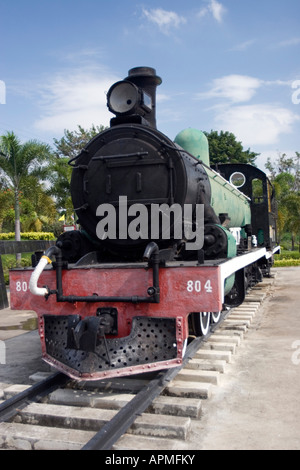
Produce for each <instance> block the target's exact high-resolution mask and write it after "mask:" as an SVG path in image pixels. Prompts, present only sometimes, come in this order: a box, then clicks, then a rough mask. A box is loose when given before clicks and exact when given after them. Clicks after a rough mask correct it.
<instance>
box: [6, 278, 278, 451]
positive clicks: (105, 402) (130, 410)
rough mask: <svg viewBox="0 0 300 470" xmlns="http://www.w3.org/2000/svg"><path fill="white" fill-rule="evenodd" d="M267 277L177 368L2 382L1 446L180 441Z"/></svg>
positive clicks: (139, 445)
mask: <svg viewBox="0 0 300 470" xmlns="http://www.w3.org/2000/svg"><path fill="white" fill-rule="evenodd" d="M272 282H273V280H272V279H266V280H264V281H263V282H262V283H261V284H260V285H258V286H257V287H256V288H254V289H253V290H252V291H251V292H250V293H249V294H248V295H247V297H246V300H245V302H244V303H243V305H241V306H240V307H238V308H235V309H233V310H231V311H230V312H228V313H227V314H225V315H224V318H223V319H222V321H221V322H220V324H218V325H217V328H215V330H214V331H213V332H212V333H211V334H210V335H209V337H205V339H197V340H195V341H193V342H192V343H191V344H190V345H189V347H188V349H187V353H186V356H185V357H186V360H185V364H184V365H183V367H182V368H176V369H170V370H168V371H162V372H158V373H155V374H154V375H153V374H151V375H148V376H147V375H143V377H142V378H140V376H139V378H137V377H134V378H118V379H111V380H105V381H97V382H89V383H88V382H86V383H83V384H76V383H75V382H74V381H71V380H70V379H68V378H66V376H64V375H63V374H59V373H56V374H54V375H51V376H50V377H49V378H47V379H45V380H43V381H41V382H38V383H36V384H34V385H33V386H31V387H30V386H24V385H11V386H4V387H3V390H2V392H1V388H0V399H2V400H3V401H2V403H0V449H1V448H2V449H22V450H42V449H45V450H51V449H62V450H79V449H82V450H92V449H114V450H124V449H126V450H130V449H131V450H137V449H145V450H146V449H156V450H172V449H177V450H178V449H180V448H184V444H185V442H186V441H188V437H189V432H190V429H191V422H192V420H194V419H199V418H200V417H201V406H202V402H203V400H208V399H209V398H210V397H211V395H212V393H213V390H214V388H215V387H218V386H220V382H221V379H222V376H223V374H226V366H227V364H228V363H229V362H231V360H232V357H233V356H234V354H236V352H237V350H238V347H239V345H240V343H241V341H242V340H243V338H244V335H245V333H246V332H247V329H248V328H249V327H250V325H251V323H252V322H253V320H254V317H255V315H256V313H257V311H258V309H259V307H260V305H261V302H262V301H263V299H264V298H265V296H266V295H267V293H268V290H269V288H270V286H271V285H272ZM1 393H2V398H1Z"/></svg>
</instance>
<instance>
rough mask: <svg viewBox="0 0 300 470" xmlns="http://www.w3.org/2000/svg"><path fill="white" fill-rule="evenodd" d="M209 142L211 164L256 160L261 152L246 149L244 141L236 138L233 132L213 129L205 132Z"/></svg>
mask: <svg viewBox="0 0 300 470" xmlns="http://www.w3.org/2000/svg"><path fill="white" fill-rule="evenodd" d="M204 134H205V135H206V137H207V140H208V144H209V155H210V162H211V164H216V163H249V164H251V165H254V161H255V159H256V157H257V156H258V155H259V153H255V152H251V151H250V149H248V150H244V149H243V146H242V143H241V142H238V141H237V140H236V137H235V135H234V134H232V133H231V132H228V131H226V132H224V131H221V132H220V133H218V131H213V130H211V131H210V132H204Z"/></svg>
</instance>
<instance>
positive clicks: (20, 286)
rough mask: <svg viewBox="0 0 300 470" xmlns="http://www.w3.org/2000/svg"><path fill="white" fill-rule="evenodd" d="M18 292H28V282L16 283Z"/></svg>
mask: <svg viewBox="0 0 300 470" xmlns="http://www.w3.org/2000/svg"><path fill="white" fill-rule="evenodd" d="M16 291H17V292H21V291H22V292H27V282H26V281H23V282H21V281H17V282H16Z"/></svg>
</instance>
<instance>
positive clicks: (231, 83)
mask: <svg viewBox="0 0 300 470" xmlns="http://www.w3.org/2000/svg"><path fill="white" fill-rule="evenodd" d="M262 83H263V82H262V80H259V79H258V78H254V77H249V76H247V75H226V76H224V77H221V78H216V79H214V80H213V83H212V87H211V89H210V90H209V91H208V92H206V93H198V94H197V97H198V98H224V99H227V100H230V101H231V102H233V103H239V102H243V101H249V100H250V99H251V98H252V97H253V96H254V95H255V93H256V90H257V89H258V88H259V87H260V86H261V85H262Z"/></svg>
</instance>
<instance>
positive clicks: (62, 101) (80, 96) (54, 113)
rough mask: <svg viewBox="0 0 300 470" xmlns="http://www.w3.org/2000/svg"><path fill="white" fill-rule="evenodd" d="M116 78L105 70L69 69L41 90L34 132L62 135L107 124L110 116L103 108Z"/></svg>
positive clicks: (105, 108)
mask: <svg viewBox="0 0 300 470" xmlns="http://www.w3.org/2000/svg"><path fill="white" fill-rule="evenodd" d="M118 79H119V78H117V77H115V76H113V74H112V73H109V72H108V71H107V70H105V69H101V68H97V69H95V68H89V67H87V68H86V69H82V70H72V69H69V70H67V71H64V72H62V73H60V74H59V75H56V76H55V77H54V78H53V79H52V80H50V81H49V82H48V83H45V84H44V85H42V86H41V87H40V90H39V92H40V95H41V101H40V103H39V105H40V109H41V116H40V118H39V119H38V120H37V121H36V122H35V123H34V126H35V128H36V129H39V130H41V131H44V132H49V133H54V134H55V133H62V132H63V131H64V129H70V130H72V129H75V128H77V126H78V125H81V126H83V127H85V128H89V127H91V125H92V124H95V125H100V124H103V125H108V123H109V119H110V118H111V117H112V115H111V114H110V113H109V112H108V110H107V107H106V95H105V92H106V91H108V89H109V88H110V86H111V85H112V84H113V83H114V82H115V81H116V80H118Z"/></svg>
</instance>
